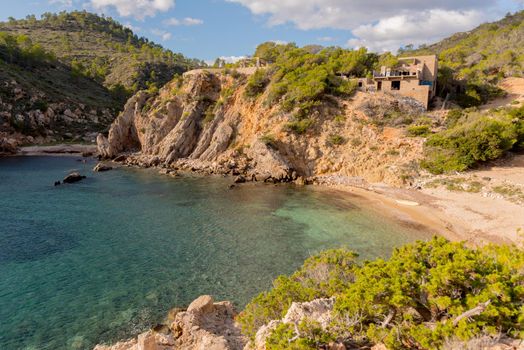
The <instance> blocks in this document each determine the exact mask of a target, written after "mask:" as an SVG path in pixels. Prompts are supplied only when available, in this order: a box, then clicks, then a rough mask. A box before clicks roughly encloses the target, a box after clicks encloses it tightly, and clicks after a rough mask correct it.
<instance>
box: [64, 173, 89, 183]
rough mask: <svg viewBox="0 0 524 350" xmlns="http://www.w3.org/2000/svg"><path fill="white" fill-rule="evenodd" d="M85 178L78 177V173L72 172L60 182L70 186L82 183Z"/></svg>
mask: <svg viewBox="0 0 524 350" xmlns="http://www.w3.org/2000/svg"><path fill="white" fill-rule="evenodd" d="M85 178H86V177H85V176H83V175H80V173H78V172H73V173H70V174H69V175H67V176H66V177H64V179H63V180H62V182H63V183H65V184H72V183H75V182H79V181H82V180H83V179H85Z"/></svg>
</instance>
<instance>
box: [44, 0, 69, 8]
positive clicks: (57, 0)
mask: <svg viewBox="0 0 524 350" xmlns="http://www.w3.org/2000/svg"><path fill="white" fill-rule="evenodd" d="M49 3H50V4H51V5H60V6H62V7H71V6H73V0H49Z"/></svg>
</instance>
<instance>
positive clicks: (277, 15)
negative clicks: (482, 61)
mask: <svg viewBox="0 0 524 350" xmlns="http://www.w3.org/2000/svg"><path fill="white" fill-rule="evenodd" d="M227 1H229V2H234V3H239V4H241V5H243V6H245V7H247V8H248V9H250V10H251V12H252V13H254V14H256V15H269V24H270V25H278V24H283V23H287V22H291V23H294V24H295V25H296V26H297V27H298V28H300V29H304V30H307V29H318V28H337V29H349V30H351V29H354V28H356V27H358V26H359V25H363V24H368V23H371V22H374V21H377V20H380V19H383V18H388V17H391V16H394V15H399V14H406V13H411V14H417V13H420V12H421V11H427V10H431V9H441V10H455V11H459V10H460V11H464V10H471V9H479V10H480V8H486V7H489V6H495V5H496V4H497V3H498V1H497V0H432V1H423V0H395V1H392V0H227ZM519 1H521V0H519Z"/></svg>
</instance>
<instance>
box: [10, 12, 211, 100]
mask: <svg viewBox="0 0 524 350" xmlns="http://www.w3.org/2000/svg"><path fill="white" fill-rule="evenodd" d="M0 31H4V32H7V33H9V34H12V35H16V36H20V35H25V36H27V37H28V38H29V39H30V40H31V42H32V43H33V44H39V45H40V46H41V47H42V48H43V49H45V50H46V51H48V52H50V53H52V54H54V56H55V57H56V58H57V59H58V60H60V61H61V62H62V63H64V64H67V65H69V66H71V69H72V71H73V73H75V74H82V75H85V76H88V77H90V78H93V79H94V80H96V81H98V82H100V83H102V84H103V85H104V86H106V87H107V88H116V87H120V86H121V87H123V88H125V89H127V90H129V91H130V92H136V91H138V90H141V89H147V88H150V87H157V88H159V87H161V86H162V85H164V84H165V83H166V82H168V81H169V80H171V79H172V78H173V76H174V75H175V74H181V73H183V72H185V71H187V70H189V69H192V68H195V67H197V66H200V65H202V64H203V62H201V61H198V60H192V59H188V58H186V57H184V56H183V55H182V54H179V53H173V52H171V51H170V50H167V49H164V48H163V47H162V46H160V45H157V44H155V43H153V42H151V41H149V40H148V39H146V38H139V37H138V36H137V35H136V34H134V33H133V31H132V30H131V29H129V28H126V27H124V26H123V25H121V24H120V23H118V22H116V21H114V20H113V19H112V18H110V17H107V18H106V17H101V16H98V15H96V14H92V13H89V12H85V11H82V12H80V11H75V12H61V13H58V14H53V13H44V14H43V15H42V17H41V19H37V18H36V17H35V16H33V15H29V16H27V17H26V18H25V19H20V20H15V19H10V20H9V21H8V22H4V23H0Z"/></svg>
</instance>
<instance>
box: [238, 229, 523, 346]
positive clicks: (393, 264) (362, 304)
mask: <svg viewBox="0 0 524 350" xmlns="http://www.w3.org/2000/svg"><path fill="white" fill-rule="evenodd" d="M322 297H335V298H336V301H335V306H334V310H333V313H332V321H331V322H330V324H329V326H328V327H327V328H326V329H323V328H322V327H320V325H319V324H318V323H316V322H315V321H314V320H304V321H303V322H301V323H300V324H298V325H296V326H297V327H296V328H295V325H293V324H280V325H279V326H278V327H277V328H276V330H274V331H273V332H272V334H271V336H270V337H269V338H268V339H267V342H266V344H267V346H268V348H269V349H317V348H321V347H322V346H327V344H329V343H330V342H332V341H335V340H336V341H338V342H343V343H345V344H346V345H347V346H349V347H352V346H353V347H358V346H364V345H370V344H374V343H384V344H386V345H387V346H388V348H390V349H440V348H442V346H443V345H444V343H445V342H446V341H447V340H468V339H471V338H474V337H477V336H482V335H490V334H491V335H497V334H500V333H503V334H507V335H509V336H512V337H524V251H522V250H520V249H518V248H517V247H515V246H492V245H489V246H485V247H482V248H478V249H473V248H469V247H466V246H465V245H464V244H463V243H450V242H448V241H446V240H444V239H442V238H434V239H433V240H431V241H429V242H417V243H414V244H410V245H407V246H404V247H402V248H399V249H396V250H395V251H394V252H393V255H392V257H391V258H390V259H389V260H383V259H377V260H374V261H366V262H360V261H358V260H357V255H356V254H355V253H353V252H350V251H347V250H345V249H338V250H330V251H326V252H323V253H321V254H319V255H317V256H313V257H311V258H309V259H308V260H306V262H305V264H304V266H303V267H302V268H301V269H300V270H299V271H297V272H296V273H294V274H293V275H291V276H289V277H288V276H280V277H279V278H277V279H276V280H275V282H274V284H273V289H271V290H270V291H268V292H263V293H261V294H260V295H259V296H257V297H256V298H254V299H253V300H252V301H251V302H250V303H249V304H248V305H247V306H246V308H245V310H244V311H243V312H242V313H241V314H240V315H239V317H238V321H239V322H240V324H241V326H242V329H243V332H244V333H245V334H246V335H248V336H249V337H251V338H252V339H253V337H254V335H255V333H256V331H257V329H258V328H259V327H260V326H261V325H264V324H267V323H268V322H269V321H270V320H275V319H281V318H282V317H283V316H284V315H285V314H286V312H287V310H288V308H289V307H290V305H291V303H292V302H304V301H311V300H313V299H316V298H322ZM297 330H298V334H297Z"/></svg>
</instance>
